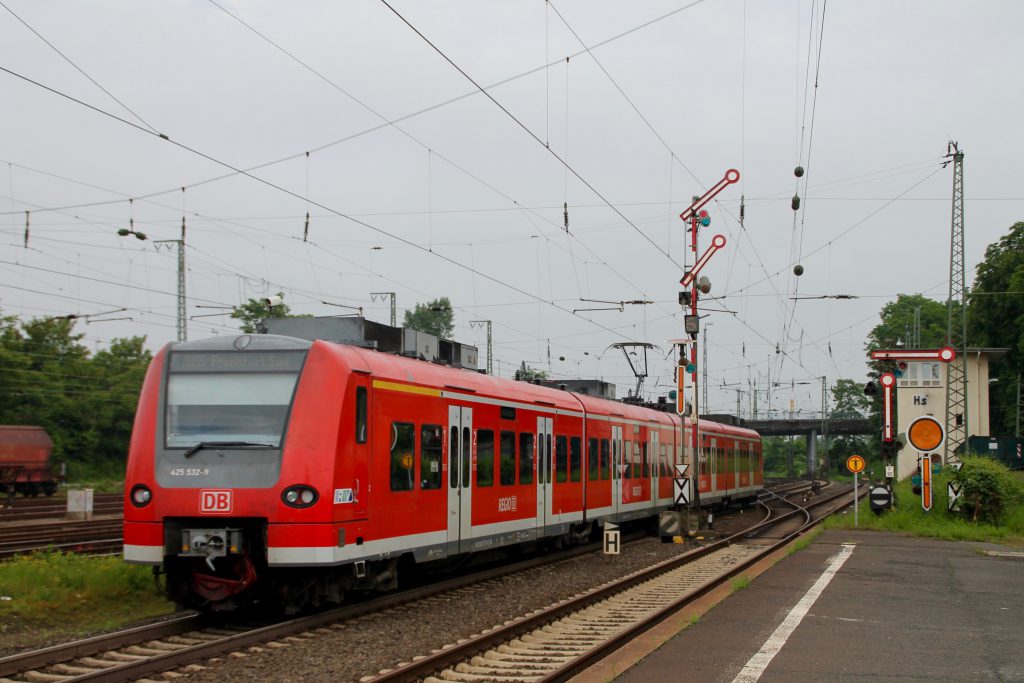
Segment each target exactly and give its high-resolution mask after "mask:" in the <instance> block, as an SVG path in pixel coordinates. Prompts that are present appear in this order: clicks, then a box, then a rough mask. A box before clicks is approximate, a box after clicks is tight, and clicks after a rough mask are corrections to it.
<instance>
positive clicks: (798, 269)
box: [793, 263, 804, 277]
mask: <svg viewBox="0 0 1024 683" xmlns="http://www.w3.org/2000/svg"><path fill="white" fill-rule="evenodd" d="M803 274H804V267H803V266H801V265H800V264H799V263H798V264H796V265H795V266H793V275H796V276H797V277H800V276H801V275H803Z"/></svg>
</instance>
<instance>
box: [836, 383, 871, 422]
mask: <svg viewBox="0 0 1024 683" xmlns="http://www.w3.org/2000/svg"><path fill="white" fill-rule="evenodd" d="M870 412H871V399H870V398H869V397H868V396H867V395H865V393H864V385H862V384H861V383H860V382H857V381H856V380H852V379H840V380H836V384H835V386H834V387H832V408H831V409H830V410H829V415H830V416H831V417H837V418H844V417H845V418H857V417H867V416H868V414H869V413H870Z"/></svg>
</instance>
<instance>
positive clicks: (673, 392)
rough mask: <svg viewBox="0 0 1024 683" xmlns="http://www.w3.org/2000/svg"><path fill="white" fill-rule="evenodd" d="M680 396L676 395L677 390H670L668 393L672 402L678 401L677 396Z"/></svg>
mask: <svg viewBox="0 0 1024 683" xmlns="http://www.w3.org/2000/svg"><path fill="white" fill-rule="evenodd" d="M678 395H679V394H677V393H676V390H675V389H671V390H669V392H668V400H670V401H674V400H676V396H678Z"/></svg>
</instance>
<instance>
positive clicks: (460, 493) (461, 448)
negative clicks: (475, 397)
mask: <svg viewBox="0 0 1024 683" xmlns="http://www.w3.org/2000/svg"><path fill="white" fill-rule="evenodd" d="M472 512H473V409H472V408H464V407H462V406H448V545H449V548H451V546H452V544H455V547H456V548H458V547H459V546H460V545H464V547H465V548H466V549H467V550H468V544H469V542H470V541H471V539H472V536H473V517H472ZM455 552H458V550H456V551H455Z"/></svg>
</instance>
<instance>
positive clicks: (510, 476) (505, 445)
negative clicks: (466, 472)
mask: <svg viewBox="0 0 1024 683" xmlns="http://www.w3.org/2000/svg"><path fill="white" fill-rule="evenodd" d="M502 410H504V408H502ZM499 445H500V452H499V453H498V463H499V465H498V467H499V471H498V480H499V481H500V482H501V485H502V486H509V485H511V484H515V483H516V433H515V432H502V433H501V443H500V444H499Z"/></svg>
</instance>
